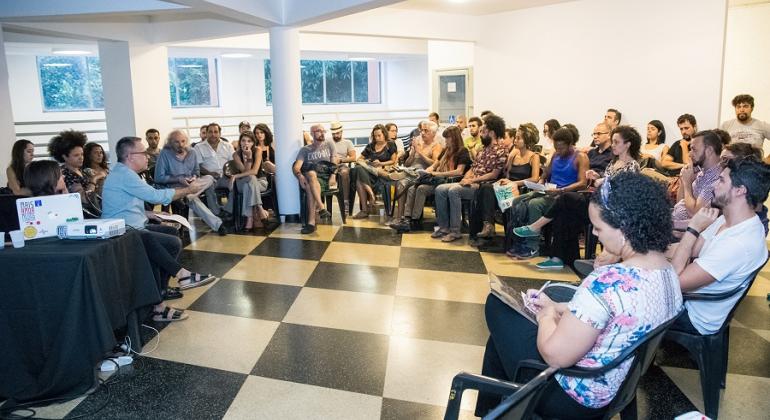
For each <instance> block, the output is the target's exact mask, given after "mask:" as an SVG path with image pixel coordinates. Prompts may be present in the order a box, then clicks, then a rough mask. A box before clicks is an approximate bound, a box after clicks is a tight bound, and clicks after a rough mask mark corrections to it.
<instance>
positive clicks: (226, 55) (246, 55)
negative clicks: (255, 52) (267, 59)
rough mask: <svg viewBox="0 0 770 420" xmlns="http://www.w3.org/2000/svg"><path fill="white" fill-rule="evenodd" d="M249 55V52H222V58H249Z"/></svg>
mask: <svg viewBox="0 0 770 420" xmlns="http://www.w3.org/2000/svg"><path fill="white" fill-rule="evenodd" d="M249 57H251V54H249V53H224V54H222V58H249Z"/></svg>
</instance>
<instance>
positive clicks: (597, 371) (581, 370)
mask: <svg viewBox="0 0 770 420" xmlns="http://www.w3.org/2000/svg"><path fill="white" fill-rule="evenodd" d="M678 316H679V314H677V316H674V317H673V318H671V319H669V320H668V321H666V322H664V323H662V324H660V325H659V326H658V327H657V328H655V329H654V330H652V331H650V332H649V333H647V335H645V337H644V338H643V339H641V340H639V341H637V342H636V343H634V344H633V345H632V346H629V347H628V348H626V349H625V350H624V351H623V352H622V353H620V355H618V357H616V358H615V359H614V360H613V361H612V362H610V363H609V364H607V365H605V366H602V367H597V368H586V367H577V366H573V367H570V368H562V369H559V370H558V371H557V373H559V374H563V375H566V376H571V377H577V378H593V377H597V376H599V375H603V374H605V373H607V372H608V371H610V370H612V369H614V368H616V367H618V366H619V365H620V364H621V363H623V362H625V361H626V360H628V358H629V357H633V361H632V362H631V365H630V366H629V369H628V373H627V374H626V378H625V379H624V380H623V383H622V384H621V385H620V388H619V389H618V392H617V394H615V398H613V399H612V401H610V403H609V404H608V405H607V406H606V407H605V412H604V416H603V417H602V418H603V419H607V420H609V419H611V418H612V417H613V416H615V415H616V414H618V413H620V418H621V419H626V420H628V419H630V420H635V419H636V418H637V412H636V387H637V385H638V384H639V379H640V378H641V377H642V375H643V374H644V372H646V371H647V368H648V367H649V366H650V363H652V360H653V358H654V356H655V352H656V351H657V349H658V345H660V342H661V340H662V339H663V335H664V333H665V332H666V330H668V328H669V327H670V326H671V324H673V323H674V321H676V318H677V317H678ZM524 369H531V370H536V371H540V372H546V371H547V370H548V369H549V366H548V365H546V364H545V363H543V362H541V361H539V360H522V361H520V362H519V365H518V366H517V367H516V372H515V373H514V378H515V379H516V380H518V379H519V378H520V377H521V376H522V375H521V373H522V371H523V370H524ZM481 378H484V379H491V378H486V377H483V376H482V377H481ZM463 379H464V381H459V382H458V383H457V384H455V382H454V381H453V382H452V390H451V391H450V394H449V396H450V401H449V402H450V403H452V400H453V399H455V398H456V399H458V400H459V399H460V398H461V397H462V392H463V391H465V390H466V389H480V390H483V391H488V390H489V392H494V393H496V394H500V395H507V394H510V393H514V392H516V391H517V390H518V389H519V388H520V387H521V385H517V384H515V383H510V382H505V381H497V383H498V385H499V386H497V387H495V388H494V389H499V390H500V392H499V391H495V390H493V389H487V388H484V389H481V388H480V387H482V386H486V383H483V384H482V383H481V382H479V381H476V380H473V378H468V377H464V378H463ZM503 384H505V385H503ZM456 385H457V387H455V386H456ZM505 387H507V388H508V391H507V392H501V391H502V390H503V388H505ZM542 389H543V388H541V389H540V390H541V391H542ZM533 398H534V397H533ZM537 398H539V396H537ZM456 404H457V405H458V407H459V401H458V402H457V403H456ZM533 404H536V402H534V403H533ZM496 410H497V408H496V409H495V410H493V411H492V412H496ZM492 412H490V414H491V413H492ZM446 414H447V415H445V416H444V419H445V420H449V419H454V418H456V413H455V417H451V416H448V415H449V414H450V413H449V406H447V412H446ZM501 414H503V415H505V414H506V413H501ZM535 414H537V413H535ZM506 418H508V417H506ZM511 418H518V417H511ZM521 418H524V417H521Z"/></svg>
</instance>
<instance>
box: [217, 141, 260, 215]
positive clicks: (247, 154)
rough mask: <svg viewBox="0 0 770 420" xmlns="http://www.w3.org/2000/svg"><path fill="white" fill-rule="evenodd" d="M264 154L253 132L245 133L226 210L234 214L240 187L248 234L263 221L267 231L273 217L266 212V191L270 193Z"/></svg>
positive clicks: (236, 156)
mask: <svg viewBox="0 0 770 420" xmlns="http://www.w3.org/2000/svg"><path fill="white" fill-rule="evenodd" d="M263 152H264V150H263V148H262V147H260V146H257V139H256V138H254V134H252V133H251V132H250V131H244V132H242V133H241V135H240V137H238V150H236V151H235V153H233V165H234V172H236V173H234V174H233V176H232V177H231V178H230V184H231V187H230V197H229V198H228V200H227V206H226V207H225V210H226V211H228V212H230V213H232V212H233V204H234V203H235V201H236V200H235V195H234V194H233V187H232V185H233V184H236V185H237V190H238V194H240V195H241V215H244V216H246V224H245V225H244V229H245V230H251V229H252V228H254V220H255V219H256V220H259V221H260V222H261V223H262V226H263V227H266V226H267V219H268V218H269V217H270V214H269V213H268V212H267V210H265V209H264V208H262V191H265V190H266V189H267V177H266V174H265V171H264V170H263V169H262V156H263V154H264V153H263Z"/></svg>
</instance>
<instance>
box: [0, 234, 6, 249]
mask: <svg viewBox="0 0 770 420" xmlns="http://www.w3.org/2000/svg"><path fill="white" fill-rule="evenodd" d="M3 248H5V232H0V249H3Z"/></svg>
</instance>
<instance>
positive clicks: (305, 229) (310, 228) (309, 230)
mask: <svg viewBox="0 0 770 420" xmlns="http://www.w3.org/2000/svg"><path fill="white" fill-rule="evenodd" d="M313 232H315V225H305V226H302V230H300V231H299V233H301V234H303V235H309V234H311V233H313Z"/></svg>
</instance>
